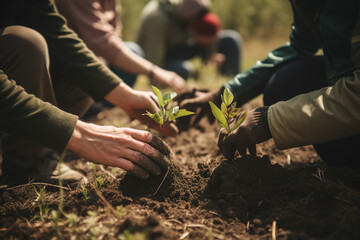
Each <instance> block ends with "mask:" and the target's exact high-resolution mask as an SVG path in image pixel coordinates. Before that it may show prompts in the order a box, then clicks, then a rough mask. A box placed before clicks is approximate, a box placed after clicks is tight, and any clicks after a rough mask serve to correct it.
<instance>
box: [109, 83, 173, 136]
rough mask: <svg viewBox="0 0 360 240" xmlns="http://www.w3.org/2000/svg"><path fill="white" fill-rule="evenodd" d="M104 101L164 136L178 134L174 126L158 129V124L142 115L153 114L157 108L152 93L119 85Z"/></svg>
mask: <svg viewBox="0 0 360 240" xmlns="http://www.w3.org/2000/svg"><path fill="white" fill-rule="evenodd" d="M105 99H106V100H107V101H109V102H111V103H112V104H114V105H116V106H118V107H120V108H122V109H123V110H124V111H125V112H126V113H127V114H128V115H129V116H130V117H132V118H136V119H138V120H139V121H140V122H142V123H143V124H146V125H148V126H150V127H152V128H154V129H156V130H157V131H159V132H161V134H163V135H165V136H168V135H175V134H176V133H178V132H179V130H178V129H177V127H176V126H175V124H168V125H166V126H164V127H162V128H160V126H159V124H157V123H156V122H155V121H153V120H152V119H151V118H149V117H148V116H144V115H143V114H144V113H145V112H146V111H149V112H151V113H153V112H154V110H153V106H154V107H156V108H158V106H157V104H156V102H155V101H154V99H156V96H155V94H154V93H152V92H147V91H138V90H134V89H132V88H130V87H129V86H127V85H126V84H124V83H121V84H120V85H118V86H117V87H115V89H113V90H112V91H111V92H110V93H109V94H108V95H106V96H105ZM157 110H159V109H157Z"/></svg>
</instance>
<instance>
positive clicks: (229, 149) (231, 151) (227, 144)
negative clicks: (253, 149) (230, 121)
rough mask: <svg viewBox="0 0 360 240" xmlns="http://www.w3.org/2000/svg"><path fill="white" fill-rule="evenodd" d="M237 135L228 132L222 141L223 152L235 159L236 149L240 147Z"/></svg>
mask: <svg viewBox="0 0 360 240" xmlns="http://www.w3.org/2000/svg"><path fill="white" fill-rule="evenodd" d="M236 140H237V139H236V136H235V135H234V134H231V133H230V134H228V135H227V136H225V137H224V140H223V141H222V147H221V152H222V154H224V156H225V157H226V158H227V159H233V158H234V155H235V152H236V149H238V144H237V141H236Z"/></svg>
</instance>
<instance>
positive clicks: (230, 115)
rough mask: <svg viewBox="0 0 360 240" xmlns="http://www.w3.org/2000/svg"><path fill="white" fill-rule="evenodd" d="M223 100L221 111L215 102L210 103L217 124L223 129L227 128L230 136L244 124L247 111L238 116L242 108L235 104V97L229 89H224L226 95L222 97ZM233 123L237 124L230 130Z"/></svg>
mask: <svg viewBox="0 0 360 240" xmlns="http://www.w3.org/2000/svg"><path fill="white" fill-rule="evenodd" d="M221 100H222V102H221V110H220V109H219V108H218V107H217V106H216V105H215V104H214V103H213V102H209V104H210V107H211V111H212V113H213V115H214V117H215V118H216V121H217V123H218V124H219V125H220V126H221V127H223V128H225V129H226V131H227V133H228V134H230V133H232V132H233V131H235V130H236V129H237V128H238V127H240V124H241V123H242V122H244V120H245V118H246V116H247V111H246V112H243V113H242V114H241V115H239V116H238V114H239V112H240V110H241V108H237V107H236V102H233V100H234V95H233V94H232V92H231V91H230V90H229V89H228V88H225V89H224V93H223V95H221ZM232 123H235V124H234V125H233V127H232V128H230V124H232Z"/></svg>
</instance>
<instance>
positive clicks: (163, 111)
mask: <svg viewBox="0 0 360 240" xmlns="http://www.w3.org/2000/svg"><path fill="white" fill-rule="evenodd" d="M151 87H152V89H153V90H154V92H155V94H156V97H157V103H158V105H159V108H160V110H159V111H157V109H156V108H155V106H154V105H153V104H152V103H151V105H153V109H154V112H155V113H151V112H149V111H147V112H146V113H145V114H144V115H147V116H149V117H151V118H152V119H153V120H154V121H155V122H157V123H158V124H159V125H160V128H162V127H164V126H166V125H167V124H169V123H171V122H173V121H174V120H175V119H177V118H179V117H185V116H189V115H192V114H195V113H194V112H190V111H187V110H185V109H179V107H178V106H176V107H174V106H173V105H170V107H168V105H169V103H170V102H171V101H172V100H173V99H174V98H175V97H176V93H175V92H170V93H166V94H165V95H164V96H163V95H162V94H161V91H160V90H159V89H158V88H157V87H155V86H151Z"/></svg>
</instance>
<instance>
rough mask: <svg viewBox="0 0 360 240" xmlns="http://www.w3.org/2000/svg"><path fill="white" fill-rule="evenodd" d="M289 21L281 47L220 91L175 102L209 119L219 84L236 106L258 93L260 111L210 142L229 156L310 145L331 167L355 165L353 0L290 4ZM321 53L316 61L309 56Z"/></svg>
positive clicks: (359, 70) (358, 137)
mask: <svg viewBox="0 0 360 240" xmlns="http://www.w3.org/2000/svg"><path fill="white" fill-rule="evenodd" d="M290 3H291V6H292V10H293V15H294V21H293V24H292V31H291V35H290V43H287V44H285V45H283V46H280V47H279V48H277V49H275V50H273V51H272V52H270V53H269V54H268V56H267V58H265V59H264V60H262V61H258V62H257V63H256V64H255V65H254V66H253V67H251V68H250V69H249V70H247V71H245V72H243V73H241V74H238V75H237V76H235V78H233V79H232V80H231V81H229V82H228V83H227V84H225V85H224V86H223V87H222V88H221V89H219V90H215V91H213V92H209V93H201V92H198V93H197V96H196V97H195V98H193V99H187V100H186V101H184V102H183V103H182V105H183V107H186V108H187V109H189V110H194V109H196V108H200V109H202V111H203V113H202V114H200V116H204V115H205V114H208V116H211V111H210V108H209V104H208V101H213V102H215V103H216V104H217V105H218V106H219V105H220V102H221V94H222V92H223V89H224V88H225V87H227V88H229V89H230V90H231V91H232V92H233V94H234V95H235V99H234V101H236V102H237V103H238V104H244V103H246V102H248V101H250V100H251V99H253V98H254V97H256V96H258V95H259V94H261V93H263V94H264V95H263V100H264V105H265V106H264V107H259V108H256V109H253V110H251V111H249V113H248V117H247V119H246V120H245V122H244V123H243V124H242V125H241V126H240V128H239V129H238V130H236V131H234V132H233V133H231V134H230V135H229V136H227V137H225V136H226V134H225V131H224V130H222V131H221V133H220V136H219V139H218V145H219V148H220V150H221V151H222V152H223V154H224V155H225V156H227V157H228V158H232V157H233V156H234V154H235V152H236V151H237V150H238V151H239V153H240V154H245V153H246V152H247V150H249V152H250V153H251V154H255V153H256V144H258V143H261V142H264V141H266V140H268V139H270V138H273V139H274V142H275V144H276V146H277V147H278V148H279V149H287V148H292V147H298V146H304V145H313V146H314V149H315V151H316V152H317V153H318V155H319V156H320V157H321V158H322V159H323V160H324V161H325V162H326V163H327V164H328V165H332V166H350V167H360V161H358V147H359V146H360V40H359V39H360V20H359V19H360V3H359V1H356V0H351V1H348V2H347V3H346V4H344V3H342V2H339V1H335V0H329V1H316V2H314V1H300V0H290ZM320 49H322V50H323V53H324V54H323V56H316V53H317V52H318V51H319V50H320Z"/></svg>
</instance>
